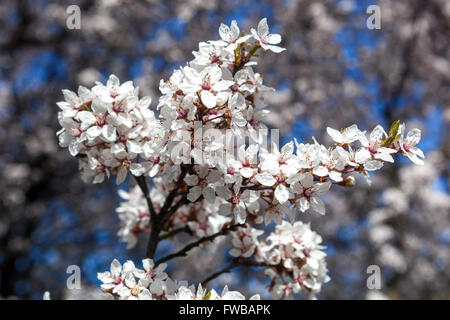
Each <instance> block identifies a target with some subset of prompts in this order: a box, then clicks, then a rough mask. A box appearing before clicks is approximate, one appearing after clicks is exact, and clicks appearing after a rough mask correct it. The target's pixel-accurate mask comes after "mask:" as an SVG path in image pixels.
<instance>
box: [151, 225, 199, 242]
mask: <svg viewBox="0 0 450 320" xmlns="http://www.w3.org/2000/svg"><path fill="white" fill-rule="evenodd" d="M190 231H191V230H190V229H189V228H188V227H187V226H186V227H181V228H177V229H173V230H170V231H169V232H167V233H166V234H164V235H162V236H160V237H159V238H158V242H160V241H162V240H164V239H167V238H170V237H173V236H174V235H176V234H178V233H181V232H190Z"/></svg>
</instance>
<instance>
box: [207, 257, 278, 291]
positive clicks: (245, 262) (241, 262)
mask: <svg viewBox="0 0 450 320" xmlns="http://www.w3.org/2000/svg"><path fill="white" fill-rule="evenodd" d="M240 266H243V267H267V268H276V267H278V266H279V265H277V264H267V263H264V262H257V261H253V260H249V259H242V258H234V259H233V262H232V263H231V264H229V265H228V266H226V267H225V268H223V269H221V270H219V271H216V272H214V273H213V274H211V275H210V276H208V277H207V278H205V280H203V281H202V282H201V284H202V285H205V284H207V283H208V282H210V281H211V280H213V279H215V278H217V277H218V276H220V275H222V274H224V273H228V272H230V271H231V270H232V269H234V268H236V267H240Z"/></svg>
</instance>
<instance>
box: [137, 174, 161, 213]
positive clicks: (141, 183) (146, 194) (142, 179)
mask: <svg viewBox="0 0 450 320" xmlns="http://www.w3.org/2000/svg"><path fill="white" fill-rule="evenodd" d="M133 177H134V178H135V179H136V182H137V184H138V186H139V188H141V191H142V193H143V194H144V197H145V200H146V201H147V206H148V210H149V211H150V217H151V219H152V222H153V221H154V220H155V217H156V211H155V207H154V206H153V202H152V199H151V198H150V193H149V190H148V186H147V182H146V181H145V177H144V176H133Z"/></svg>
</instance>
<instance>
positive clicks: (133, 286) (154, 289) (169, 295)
mask: <svg viewBox="0 0 450 320" xmlns="http://www.w3.org/2000/svg"><path fill="white" fill-rule="evenodd" d="M142 265H143V267H144V269H143V270H142V269H139V268H136V266H135V265H134V263H133V262H132V261H127V262H125V263H124V264H123V266H122V265H121V264H120V262H119V261H118V260H117V259H114V260H113V262H112V263H111V268H110V271H105V272H103V273H99V274H98V279H99V280H100V281H102V282H103V283H102V285H101V289H102V291H103V292H105V293H109V294H111V296H112V297H113V298H114V299H117V300H162V299H167V300H245V297H244V296H243V295H242V294H241V293H239V292H237V291H229V290H228V287H227V286H225V288H224V289H223V291H222V293H221V294H220V295H219V294H217V292H216V291H215V290H214V289H213V290H210V291H208V290H207V289H206V288H205V289H203V288H202V286H201V284H199V285H198V289H197V290H196V289H195V286H193V285H192V286H188V283H187V281H174V280H172V279H171V278H169V277H168V276H167V274H166V273H165V272H164V270H165V269H166V264H160V265H158V266H157V267H155V265H154V263H153V260H151V259H144V260H142ZM46 298H47V297H46ZM250 299H259V295H254V296H252V297H251V298H250Z"/></svg>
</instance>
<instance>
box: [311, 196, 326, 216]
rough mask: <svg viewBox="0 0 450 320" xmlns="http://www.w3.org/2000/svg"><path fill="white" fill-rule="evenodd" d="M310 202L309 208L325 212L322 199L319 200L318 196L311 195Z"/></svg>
mask: <svg viewBox="0 0 450 320" xmlns="http://www.w3.org/2000/svg"><path fill="white" fill-rule="evenodd" d="M310 202H311V208H312V209H313V210H315V211H317V212H318V213H320V214H322V215H324V214H325V205H324V204H323V201H322V200H320V199H319V198H316V197H312V198H311V199H310Z"/></svg>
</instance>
